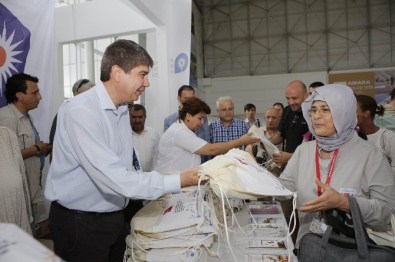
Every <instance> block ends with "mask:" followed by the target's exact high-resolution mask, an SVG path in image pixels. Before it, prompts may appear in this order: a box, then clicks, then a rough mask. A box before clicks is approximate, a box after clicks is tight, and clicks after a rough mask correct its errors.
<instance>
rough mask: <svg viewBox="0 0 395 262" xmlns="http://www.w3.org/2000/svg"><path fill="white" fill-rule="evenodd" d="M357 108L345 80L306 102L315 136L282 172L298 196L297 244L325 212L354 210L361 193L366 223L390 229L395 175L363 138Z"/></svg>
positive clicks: (306, 113) (304, 106)
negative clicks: (358, 130) (357, 128)
mask: <svg viewBox="0 0 395 262" xmlns="http://www.w3.org/2000/svg"><path fill="white" fill-rule="evenodd" d="M356 107H357V103H356V99H355V95H354V93H353V92H352V90H351V88H349V87H347V86H345V85H340V84H331V85H325V86H322V87H319V88H318V89H316V90H315V91H314V92H313V93H312V94H311V95H310V96H309V97H308V98H307V99H306V100H305V101H304V102H303V104H302V110H303V116H304V118H305V119H306V121H307V124H308V126H309V130H310V132H311V133H312V134H313V135H314V136H315V138H316V140H315V141H311V142H307V143H303V144H301V145H300V146H299V147H298V148H297V149H296V151H295V153H294V154H293V156H292V158H291V159H290V161H289V162H288V165H287V167H286V168H285V170H284V171H283V173H282V174H281V176H280V180H281V181H282V183H283V184H284V185H285V186H286V187H287V188H288V189H290V190H292V191H296V192H297V194H298V197H297V208H298V211H299V224H300V225H299V233H298V237H297V241H296V245H297V246H298V243H299V240H300V238H301V236H302V235H303V234H305V233H306V232H308V231H309V228H310V225H311V222H312V221H313V219H314V218H317V219H319V218H320V216H319V214H320V211H325V210H328V209H332V208H338V209H341V210H344V211H349V205H348V199H347V196H349V195H352V196H355V197H356V199H357V201H358V204H359V207H360V209H361V213H362V217H363V222H364V224H366V225H367V226H368V227H370V228H372V229H374V230H376V231H386V230H389V227H390V217H391V213H392V212H394V213H395V190H394V188H395V176H394V175H393V174H392V170H391V168H390V166H389V164H388V162H387V161H386V159H385V158H384V157H383V155H382V154H381V153H380V152H379V151H378V149H377V148H375V147H374V146H372V145H371V144H369V143H367V142H366V141H364V140H363V139H361V138H360V137H358V135H357V133H356V131H355V126H356V124H357V121H356Z"/></svg>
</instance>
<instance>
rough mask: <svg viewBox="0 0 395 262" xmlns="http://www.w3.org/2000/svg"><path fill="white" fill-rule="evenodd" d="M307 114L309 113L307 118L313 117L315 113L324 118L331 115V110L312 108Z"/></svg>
mask: <svg viewBox="0 0 395 262" xmlns="http://www.w3.org/2000/svg"><path fill="white" fill-rule="evenodd" d="M307 112H308V113H309V116H312V115H315V114H317V113H319V114H320V115H322V116H326V115H328V114H330V113H331V110H330V109H329V108H321V109H318V108H313V109H310V110H309V111H307Z"/></svg>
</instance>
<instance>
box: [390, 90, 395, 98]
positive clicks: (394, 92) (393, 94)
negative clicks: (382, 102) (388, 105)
mask: <svg viewBox="0 0 395 262" xmlns="http://www.w3.org/2000/svg"><path fill="white" fill-rule="evenodd" d="M394 99H395V88H393V89H392V91H391V100H394Z"/></svg>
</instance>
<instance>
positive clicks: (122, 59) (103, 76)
mask: <svg viewBox="0 0 395 262" xmlns="http://www.w3.org/2000/svg"><path fill="white" fill-rule="evenodd" d="M114 65H117V66H119V67H120V68H122V70H123V71H124V72H125V73H129V72H130V70H132V69H133V68H135V67H137V66H140V65H146V66H149V67H152V66H153V65H154V62H153V60H152V58H151V56H150V55H149V54H148V52H147V51H146V50H145V49H144V48H143V47H141V46H139V45H138V44H136V43H135V42H133V41H131V40H124V39H121V40H117V41H115V42H114V43H112V44H111V45H109V46H108V47H107V48H106V51H104V55H103V59H102V61H101V68H100V80H101V81H103V82H105V81H108V80H110V74H111V68H112V67H113V66H114Z"/></svg>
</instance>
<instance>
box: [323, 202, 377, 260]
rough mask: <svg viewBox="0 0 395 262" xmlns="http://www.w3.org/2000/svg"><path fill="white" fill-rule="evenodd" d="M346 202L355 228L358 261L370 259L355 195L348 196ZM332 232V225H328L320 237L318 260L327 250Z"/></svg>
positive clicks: (365, 234)
mask: <svg viewBox="0 0 395 262" xmlns="http://www.w3.org/2000/svg"><path fill="white" fill-rule="evenodd" d="M348 202H349V205H350V211H351V216H352V220H353V224H354V230H355V240H356V242H357V252H358V261H370V259H369V253H368V242H367V233H366V230H365V228H364V227H363V222H362V214H361V210H360V209H359V206H358V202H357V200H356V199H355V197H351V196H350V197H349V198H348ZM331 233H332V227H331V226H328V227H327V229H326V231H325V234H324V235H323V237H322V241H321V246H320V250H319V252H318V260H317V261H324V260H325V254H326V252H327V250H326V249H327V247H328V241H329V238H330V236H331Z"/></svg>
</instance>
